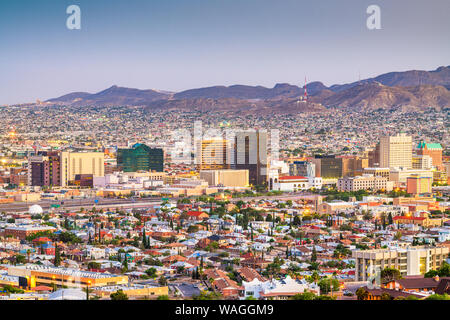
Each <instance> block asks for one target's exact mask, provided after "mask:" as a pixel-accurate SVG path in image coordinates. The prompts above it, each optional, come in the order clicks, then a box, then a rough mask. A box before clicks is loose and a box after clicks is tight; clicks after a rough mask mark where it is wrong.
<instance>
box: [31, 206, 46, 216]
mask: <svg viewBox="0 0 450 320" xmlns="http://www.w3.org/2000/svg"><path fill="white" fill-rule="evenodd" d="M28 212H29V213H30V214H42V213H43V212H44V210H42V207H41V206H40V205H38V204H35V205H32V206H31V207H30V208H29V209H28Z"/></svg>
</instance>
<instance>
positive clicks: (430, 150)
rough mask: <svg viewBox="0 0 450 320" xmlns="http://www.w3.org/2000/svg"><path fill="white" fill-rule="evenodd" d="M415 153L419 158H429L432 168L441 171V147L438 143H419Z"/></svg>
mask: <svg viewBox="0 0 450 320" xmlns="http://www.w3.org/2000/svg"><path fill="white" fill-rule="evenodd" d="M416 151H417V154H418V155H420V156H425V155H428V156H430V157H431V159H432V162H433V166H435V167H436V168H437V169H438V170H443V164H442V146H441V144H440V143H425V142H423V141H421V142H420V143H419V144H418V145H417V150H416Z"/></svg>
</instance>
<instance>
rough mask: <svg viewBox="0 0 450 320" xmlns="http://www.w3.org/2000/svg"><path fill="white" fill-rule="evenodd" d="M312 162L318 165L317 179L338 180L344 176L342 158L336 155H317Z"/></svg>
mask: <svg viewBox="0 0 450 320" xmlns="http://www.w3.org/2000/svg"><path fill="white" fill-rule="evenodd" d="M312 162H313V163H315V165H316V177H322V178H323V179H338V178H341V177H342V176H343V171H342V162H343V161H342V158H336V156H334V155H315V156H314V159H312Z"/></svg>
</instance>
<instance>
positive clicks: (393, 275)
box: [380, 268, 401, 283]
mask: <svg viewBox="0 0 450 320" xmlns="http://www.w3.org/2000/svg"><path fill="white" fill-rule="evenodd" d="M380 276H381V282H382V283H388V282H390V281H393V280H397V279H401V275H400V271H399V270H397V269H395V268H384V269H383V270H381V275H380Z"/></svg>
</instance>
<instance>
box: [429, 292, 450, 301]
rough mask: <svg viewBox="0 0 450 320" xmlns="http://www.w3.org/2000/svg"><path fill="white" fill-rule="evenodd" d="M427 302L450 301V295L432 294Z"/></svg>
mask: <svg viewBox="0 0 450 320" xmlns="http://www.w3.org/2000/svg"><path fill="white" fill-rule="evenodd" d="M425 300H450V295H448V294H446V293H444V294H432V295H430V296H428V297H427V298H425Z"/></svg>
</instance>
